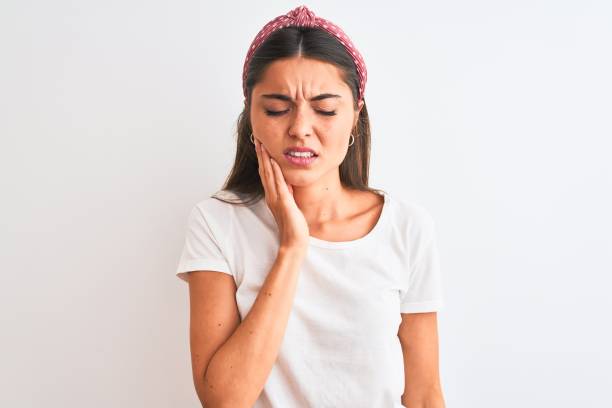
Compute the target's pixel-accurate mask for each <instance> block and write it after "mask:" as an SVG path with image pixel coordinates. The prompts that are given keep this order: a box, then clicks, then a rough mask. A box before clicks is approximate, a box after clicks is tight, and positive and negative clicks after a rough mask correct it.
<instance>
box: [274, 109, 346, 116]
mask: <svg viewBox="0 0 612 408" xmlns="http://www.w3.org/2000/svg"><path fill="white" fill-rule="evenodd" d="M287 112H289V109H287V110H284V111H271V110H267V109H266V115H268V116H280V115H282V114H284V113H287ZM317 112H319V113H320V114H322V115H325V116H334V115H335V114H336V111H324V110H318V111H317Z"/></svg>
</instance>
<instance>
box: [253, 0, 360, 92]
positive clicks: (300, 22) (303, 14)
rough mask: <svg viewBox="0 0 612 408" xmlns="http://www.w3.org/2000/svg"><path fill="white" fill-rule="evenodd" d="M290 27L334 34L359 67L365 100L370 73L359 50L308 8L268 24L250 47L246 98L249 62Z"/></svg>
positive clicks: (292, 11)
mask: <svg viewBox="0 0 612 408" xmlns="http://www.w3.org/2000/svg"><path fill="white" fill-rule="evenodd" d="M289 26H297V27H317V28H321V29H323V30H325V31H327V32H328V33H330V34H332V35H333V36H334V37H336V38H337V39H338V41H340V43H341V44H342V45H343V46H344V48H346V50H347V51H348V52H349V54H350V55H351V57H353V61H354V62H355V66H356V67H357V73H358V75H359V95H358V99H359V101H361V100H363V93H364V90H365V84H366V80H367V78H368V71H367V70H366V66H365V62H364V60H363V57H362V56H361V54H360V53H359V51H357V48H355V46H354V45H353V43H352V42H351V40H350V39H349V38H348V36H347V35H346V34H345V33H344V31H342V29H341V28H340V27H338V26H337V25H335V24H334V23H332V22H331V21H328V20H325V19H324V18H321V17H317V16H315V14H314V13H313V12H312V11H311V10H310V9H308V7H306V6H299V7H296V8H295V9H293V10H291V11H290V12H289V13H287V14H284V15H281V16H278V17H276V18H274V19H273V20H271V21H270V22H268V23H267V24H266V25H265V26H264V27H263V28H262V29H261V30H260V31H259V33H258V34H257V36H255V39H254V40H253V42H252V43H251V46H250V47H249V51H248V53H247V56H246V59H245V61H244V67H243V69H242V89H243V92H244V97H245V98H246V97H247V90H246V76H247V67H248V66H249V62H250V61H251V58H252V57H253V54H254V53H255V51H256V50H257V48H258V47H259V46H260V45H261V44H262V43H263V42H264V41H265V40H266V39H267V38H268V36H269V35H270V34H272V33H273V32H274V31H276V30H280V29H281V28H283V27H289Z"/></svg>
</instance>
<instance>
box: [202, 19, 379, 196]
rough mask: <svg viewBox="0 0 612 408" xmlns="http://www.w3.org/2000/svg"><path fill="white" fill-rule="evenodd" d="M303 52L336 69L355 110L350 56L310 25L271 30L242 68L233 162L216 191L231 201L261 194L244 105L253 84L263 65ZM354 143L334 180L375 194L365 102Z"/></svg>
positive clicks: (355, 81) (247, 107) (354, 79)
mask: <svg viewBox="0 0 612 408" xmlns="http://www.w3.org/2000/svg"><path fill="white" fill-rule="evenodd" d="M296 56H303V57H307V58H313V59H317V60H320V61H323V62H328V63H331V64H334V65H336V66H337V67H338V68H339V69H340V70H341V72H342V80H343V81H344V82H345V83H346V84H347V85H348V86H349V88H350V89H351V92H352V94H353V107H354V109H355V110H357V109H358V107H359V105H358V96H359V95H358V92H359V76H358V73H357V68H356V66H355V63H354V61H353V58H352V57H351V55H350V54H349V53H348V52H347V51H346V49H345V48H344V46H343V45H342V44H341V43H340V42H339V41H338V40H337V39H336V37H334V36H333V35H331V34H329V33H328V32H326V31H325V30H322V29H320V28H316V27H297V26H289V27H284V28H281V29H279V30H277V31H275V32H273V33H272V34H271V35H270V36H269V37H268V38H267V39H266V40H265V41H264V42H263V43H262V44H261V45H260V46H259V47H258V48H257V50H256V51H255V53H254V54H253V56H252V59H251V61H250V64H249V66H248V67H247V74H246V90H247V98H246V103H245V106H244V109H243V111H242V112H241V113H240V115H239V117H238V121H237V148H236V157H235V159H234V166H233V168H232V170H231V172H230V174H229V175H228V177H227V178H226V180H225V183H224V185H223V187H222V190H226V191H230V192H232V193H234V194H235V195H237V196H239V197H240V199H241V201H228V200H225V199H222V198H220V197H216V196H215V195H216V194H217V193H216V194H215V195H213V197H214V198H218V199H220V200H222V201H225V202H228V203H231V204H245V205H249V204H251V203H252V202H254V201H258V200H259V199H261V198H262V197H264V196H265V191H264V188H263V185H262V184H261V180H260V178H259V172H258V170H257V167H258V163H257V154H256V152H255V149H254V145H253V143H252V142H251V140H250V135H251V132H252V127H251V123H250V117H249V112H250V106H251V97H252V93H253V87H254V86H255V84H257V83H258V82H259V81H260V80H261V78H262V75H263V73H264V71H265V69H266V67H267V66H268V65H270V64H271V63H272V62H274V61H276V60H278V59H281V58H291V57H296ZM352 133H353V135H354V137H355V142H354V143H353V144H352V145H351V147H350V148H349V149H348V152H347V154H346V157H345V158H344V160H343V161H342V163H341V164H340V182H341V183H342V185H343V186H345V187H349V188H351V189H355V190H361V191H370V192H375V193H379V194H380V192H381V191H382V190H379V189H373V188H370V187H369V186H368V176H369V169H370V120H369V118H368V110H367V107H366V104H365V99H364V104H363V107H362V109H361V111H360V113H359V118H358V121H357V125H356V128H355V129H354V130H353V132H352Z"/></svg>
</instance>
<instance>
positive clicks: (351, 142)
mask: <svg viewBox="0 0 612 408" xmlns="http://www.w3.org/2000/svg"><path fill="white" fill-rule="evenodd" d="M351 137H352V138H353V141H352V142H350V143H349V146H351V145H352V144H353V143H355V136H353V134H352V133H351Z"/></svg>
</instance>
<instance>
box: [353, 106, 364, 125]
mask: <svg viewBox="0 0 612 408" xmlns="http://www.w3.org/2000/svg"><path fill="white" fill-rule="evenodd" d="M364 103H365V102H364V101H363V100H362V101H359V103H358V104H357V113H356V114H355V119H354V120H353V128H355V125H357V121H358V120H359V114H360V113H361V108H363V104H364Z"/></svg>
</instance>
